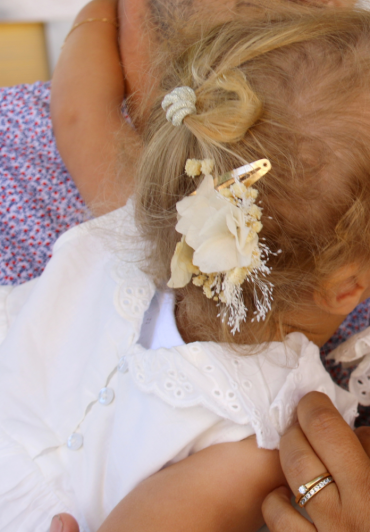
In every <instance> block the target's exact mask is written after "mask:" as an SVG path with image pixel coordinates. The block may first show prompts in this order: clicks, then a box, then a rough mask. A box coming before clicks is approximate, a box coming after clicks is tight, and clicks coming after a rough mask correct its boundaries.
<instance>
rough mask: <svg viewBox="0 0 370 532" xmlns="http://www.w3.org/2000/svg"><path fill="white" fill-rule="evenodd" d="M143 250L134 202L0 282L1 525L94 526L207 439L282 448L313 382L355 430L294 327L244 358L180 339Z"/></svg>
mask: <svg viewBox="0 0 370 532" xmlns="http://www.w3.org/2000/svg"><path fill="white" fill-rule="evenodd" d="M143 246H144V244H143V243H142V242H140V240H138V238H137V232H136V229H135V226H134V223H133V206H132V203H131V202H129V204H128V206H126V207H124V208H122V209H120V210H118V211H116V212H114V213H111V214H109V215H107V216H104V217H101V218H99V219H97V220H94V221H89V222H87V223H85V224H82V225H81V226H78V227H76V228H74V229H71V230H70V231H68V232H67V233H66V234H64V235H63V236H62V237H61V238H60V239H59V240H58V241H57V243H56V244H55V246H54V251H53V258H52V259H51V260H50V262H49V264H48V266H47V268H46V270H45V272H44V273H43V275H42V276H41V277H40V278H39V279H37V280H34V281H31V282H29V283H26V284H25V285H21V286H19V287H15V288H9V287H4V288H1V289H0V336H1V338H0V340H3V342H2V344H1V346H0V471H1V475H0V530H1V531H2V532H14V531H17V532H41V531H43V532H44V531H46V530H48V527H49V525H50V521H51V518H52V516H53V515H55V514H58V513H60V512H69V513H71V514H73V515H74V516H75V517H76V518H77V519H78V521H79V525H80V530H81V532H92V531H94V530H96V529H97V528H98V527H99V526H100V524H101V523H102V521H103V520H104V519H105V518H106V517H107V515H108V514H109V513H110V512H111V510H112V509H113V508H114V507H115V506H116V504H117V503H118V502H119V501H120V500H121V499H122V498H123V497H125V495H127V493H129V492H130V491H131V490H132V489H133V488H134V487H135V486H136V485H137V484H138V483H140V481H142V480H143V479H145V478H147V477H148V476H149V475H151V474H153V473H155V472H156V471H158V470H160V469H162V468H163V467H165V466H166V465H168V464H171V463H174V462H177V461H178V460H181V459H182V458H185V457H186V456H188V455H190V454H192V453H194V452H197V451H199V450H201V449H204V448H205V447H207V446H209V445H212V444H215V443H221V442H232V441H239V440H241V439H243V438H246V437H248V436H250V435H251V434H256V438H257V442H258V445H259V446H261V447H265V448H268V449H274V448H277V447H278V445H279V439H280V435H281V434H282V433H283V432H284V430H285V429H286V428H287V427H288V426H289V424H291V423H292V421H293V420H294V419H295V410H296V405H297V403H298V401H299V399H300V398H301V397H302V396H303V395H304V394H306V393H307V392H309V391H311V390H320V391H322V392H324V393H327V394H328V395H329V397H330V398H331V399H332V401H333V402H334V403H335V404H336V406H337V407H338V408H339V410H340V412H341V413H342V415H343V416H344V418H345V419H346V421H347V422H348V423H350V424H353V421H354V417H355V415H356V400H355V399H354V398H353V396H352V395H351V394H349V393H348V392H345V391H344V390H341V389H340V388H338V387H337V386H336V385H335V384H334V383H333V382H332V381H331V379H330V377H329V375H328V374H327V373H326V372H325V370H324V368H323V366H322V365H321V362H320V358H319V351H318V348H317V347H316V346H315V345H313V344H312V343H310V342H309V341H308V340H307V339H306V338H305V336H303V335H302V334H299V333H293V334H291V335H289V336H288V338H287V340H286V342H285V343H280V342H273V343H271V344H269V345H267V346H266V347H265V348H264V350H263V351H262V352H260V353H259V354H258V355H251V356H240V355H237V354H236V353H235V351H233V350H232V349H231V348H230V347H229V346H227V345H220V344H215V343H212V342H204V343H200V342H196V343H193V344H187V345H185V344H184V342H183V341H182V339H181V337H180V335H179V334H178V331H177V329H176V324H175V320H174V316H173V300H172V296H171V295H170V294H167V293H165V294H164V295H163V294H162V295H161V294H157V295H156V296H155V287H154V286H153V283H152V281H151V279H150V278H149V277H148V275H146V274H145V273H143V272H142V271H141V270H140V267H139V266H140V262H139V261H140V258H142V255H143ZM154 297H155V298H156V299H153V298H154ZM158 298H159V303H158ZM148 309H149V311H148ZM153 309H154V310H153ZM143 321H144V327H142V325H143ZM153 321H154V322H155V325H154V326H151V323H152V322H153ZM248 350H249V348H248V347H245V354H246V355H247V354H248Z"/></svg>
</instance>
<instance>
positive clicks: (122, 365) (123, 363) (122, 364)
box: [117, 357, 128, 373]
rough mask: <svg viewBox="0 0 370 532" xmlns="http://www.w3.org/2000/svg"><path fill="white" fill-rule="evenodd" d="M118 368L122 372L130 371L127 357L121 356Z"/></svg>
mask: <svg viewBox="0 0 370 532" xmlns="http://www.w3.org/2000/svg"><path fill="white" fill-rule="evenodd" d="M117 369H118V371H120V372H121V373H127V372H128V362H127V359H126V357H121V358H120V359H119V362H118V366H117Z"/></svg>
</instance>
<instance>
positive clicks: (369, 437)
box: [355, 427, 370, 458]
mask: <svg viewBox="0 0 370 532" xmlns="http://www.w3.org/2000/svg"><path fill="white" fill-rule="evenodd" d="M355 434H356V436H357V438H358V439H359V441H360V443H361V445H362V447H363V448H364V451H365V452H366V454H367V456H368V457H369V458H370V427H359V428H358V429H356V430H355Z"/></svg>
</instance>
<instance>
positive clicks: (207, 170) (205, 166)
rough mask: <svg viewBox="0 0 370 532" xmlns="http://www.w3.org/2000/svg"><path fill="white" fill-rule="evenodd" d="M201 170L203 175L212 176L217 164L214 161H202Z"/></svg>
mask: <svg viewBox="0 0 370 532" xmlns="http://www.w3.org/2000/svg"><path fill="white" fill-rule="evenodd" d="M201 163H202V164H201V170H202V174H204V175H208V174H211V173H212V171H213V169H214V167H215V162H214V160H213V159H203V161H201Z"/></svg>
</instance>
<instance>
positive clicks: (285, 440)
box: [262, 392, 370, 532]
mask: <svg viewBox="0 0 370 532" xmlns="http://www.w3.org/2000/svg"><path fill="white" fill-rule="evenodd" d="M298 421H299V424H296V425H294V426H293V427H291V428H290V429H289V430H288V431H287V433H286V434H285V435H284V436H283V437H282V439H281V444H280V460H281V464H282V468H283V471H284V474H285V476H286V478H287V481H288V483H289V485H290V487H291V489H292V491H293V494H294V495H297V494H298V487H299V486H301V485H302V484H305V483H307V482H309V481H311V480H313V479H314V478H315V477H317V476H319V475H321V474H323V473H325V472H326V471H328V472H329V473H330V474H331V476H332V477H333V479H334V481H335V482H333V483H331V484H328V485H327V486H326V487H324V488H323V489H322V490H321V491H320V492H319V493H316V494H315V495H314V496H313V497H312V498H311V499H310V500H309V501H308V502H307V503H306V506H305V509H306V510H307V513H308V514H309V516H310V517H311V519H312V521H313V524H312V523H310V522H309V521H308V520H307V519H306V518H305V517H303V516H302V515H301V514H299V513H298V511H297V510H295V509H294V508H293V507H292V506H291V503H290V498H291V494H290V492H289V490H287V489H286V488H283V487H281V488H278V489H276V490H275V491H273V492H272V493H270V495H268V496H267V498H266V499H265V501H264V503H263V508H262V511H263V515H264V518H265V521H266V524H267V525H268V527H269V529H270V531H271V532H314V531H318V532H348V531H349V530H350V531H351V532H369V530H370V507H369V504H368V502H369V493H370V459H369V456H370V428H365V427H362V428H361V429H358V430H357V431H356V433H355V432H353V431H352V430H351V429H350V427H349V426H348V425H347V423H346V422H345V421H344V420H343V419H342V418H341V416H340V414H339V413H338V411H337V410H336V408H335V407H334V406H333V404H332V403H331V401H330V399H329V398H328V397H327V396H326V395H324V394H321V393H318V392H312V393H310V394H308V395H306V396H305V397H304V398H303V399H302V400H301V401H300V403H299V405H298Z"/></svg>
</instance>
